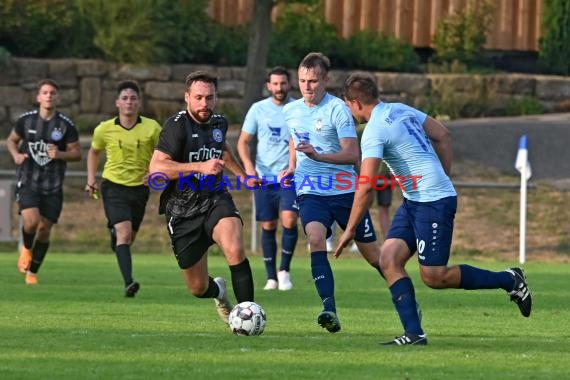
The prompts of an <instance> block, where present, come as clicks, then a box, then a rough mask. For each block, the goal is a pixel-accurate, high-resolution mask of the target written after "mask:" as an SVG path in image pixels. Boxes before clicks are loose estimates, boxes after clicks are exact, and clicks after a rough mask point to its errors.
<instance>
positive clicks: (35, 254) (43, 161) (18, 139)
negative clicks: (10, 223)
mask: <svg viewBox="0 0 570 380" xmlns="http://www.w3.org/2000/svg"><path fill="white" fill-rule="evenodd" d="M37 90H38V92H37V95H36V101H37V102H38V104H39V107H38V109H36V110H33V111H30V112H26V113H25V114H23V115H22V116H20V117H19V118H18V121H16V126H15V127H14V129H12V131H11V132H10V135H9V136H8V139H7V140H6V147H7V148H8V151H9V152H10V154H11V155H12V158H13V159H14V163H15V164H16V166H17V168H18V169H17V176H18V186H17V189H16V199H17V201H18V206H19V212H20V214H21V215H22V245H21V247H20V258H19V259H18V269H19V270H20V272H22V273H23V274H24V275H25V281H26V284H28V285H36V284H37V283H38V278H37V276H36V274H37V273H38V271H39V270H40V266H41V265H42V263H43V261H44V258H45V256H46V254H47V251H48V247H49V242H50V233H51V229H52V227H53V225H54V224H56V223H57V221H58V219H59V216H60V214H61V209H62V206H63V180H64V178H65V170H66V168H67V162H68V161H79V160H81V146H80V145H79V136H78V133H77V129H76V128H75V125H74V124H73V122H72V121H71V120H70V119H69V118H68V117H67V116H65V115H64V114H62V113H61V112H59V111H57V105H58V103H59V84H58V83H57V82H56V81H54V80H52V79H42V80H41V81H40V82H39V83H38V86H37Z"/></svg>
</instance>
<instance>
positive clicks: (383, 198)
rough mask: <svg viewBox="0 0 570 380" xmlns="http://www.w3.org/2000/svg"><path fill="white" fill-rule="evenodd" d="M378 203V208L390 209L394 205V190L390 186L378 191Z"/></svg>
mask: <svg viewBox="0 0 570 380" xmlns="http://www.w3.org/2000/svg"><path fill="white" fill-rule="evenodd" d="M376 202H378V206H384V207H389V206H390V205H391V204H392V189H391V188H390V186H387V187H386V188H385V189H382V190H376Z"/></svg>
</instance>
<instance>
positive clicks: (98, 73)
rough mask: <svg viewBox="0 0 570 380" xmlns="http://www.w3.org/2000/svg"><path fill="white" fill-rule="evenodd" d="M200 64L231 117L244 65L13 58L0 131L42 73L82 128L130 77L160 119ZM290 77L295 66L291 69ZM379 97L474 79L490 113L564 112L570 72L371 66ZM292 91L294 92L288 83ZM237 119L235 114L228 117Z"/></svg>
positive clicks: (413, 96) (468, 84)
mask: <svg viewBox="0 0 570 380" xmlns="http://www.w3.org/2000/svg"><path fill="white" fill-rule="evenodd" d="M197 69H206V70H208V71H211V72H213V73H215V74H217V76H218V78H219V88H218V90H219V103H218V111H219V112H221V113H226V114H228V115H230V114H233V116H234V118H235V117H236V116H239V115H241V112H242V111H241V99H242V96H243V93H244V89H245V83H244V78H245V68H243V67H215V66H208V65H158V66H146V67H136V66H133V65H120V64H115V63H107V62H103V61H98V60H78V59H64V60H43V59H42V60H40V59H24V58H12V59H10V61H9V62H8V65H7V66H6V67H2V68H0V133H1V136H3V137H5V136H7V134H8V132H9V130H10V128H11V127H12V126H13V123H14V121H15V120H16V119H17V118H18V116H19V115H21V114H22V113H23V112H25V111H27V110H29V109H31V108H33V107H34V102H35V85H36V83H37V81H38V80H40V79H42V78H47V77H49V78H52V79H55V80H57V81H58V82H59V83H60V84H61V86H62V89H61V103H60V107H59V108H60V110H61V111H62V112H64V113H66V114H68V115H69V116H71V117H72V118H73V119H74V120H75V122H76V124H78V126H79V127H80V128H81V129H82V130H83V131H89V130H90V129H92V128H93V127H95V126H96V125H97V124H98V123H99V122H100V121H101V120H104V119H106V118H109V117H112V116H113V115H114V114H115V112H116V108H115V104H114V100H115V97H116V94H115V86H116V84H117V82H118V81H120V80H123V79H134V80H137V81H138V82H139V83H140V85H141V87H142V89H143V94H144V97H143V99H144V103H143V104H144V109H143V112H142V113H143V114H144V115H146V116H150V117H155V118H157V119H158V120H159V121H161V122H162V121H164V119H165V118H166V117H168V116H169V115H171V114H173V113H175V112H177V111H178V110H180V109H183V108H184V101H183V98H184V96H183V94H184V90H185V86H184V80H185V77H186V75H188V73H190V72H192V71H195V70H197ZM291 74H292V77H293V81H292V82H293V84H296V82H297V80H296V72H295V70H292V71H291ZM347 75H348V72H346V71H336V70H333V71H332V72H331V81H330V88H331V92H333V93H338V92H339V90H340V87H341V86H342V83H343V81H344V80H345V78H346V77H347ZM375 75H376V77H377V79H378V84H379V85H380V87H381V89H382V93H383V98H384V99H386V100H388V101H402V102H406V103H409V104H416V101H417V100H418V99H420V98H422V97H424V98H425V97H427V96H429V93H430V90H431V89H432V88H434V86H441V85H442V84H445V85H449V86H453V88H454V91H456V92H457V94H458V95H460V94H461V93H469V92H472V91H473V89H474V88H478V86H479V87H480V86H481V82H484V84H485V85H486V86H487V87H489V88H493V94H492V96H493V101H492V102H491V104H492V108H493V109H492V110H491V111H492V113H493V114H495V115H501V114H502V113H504V109H505V107H506V105H507V104H508V102H509V100H510V99H512V98H517V97H522V96H530V97H535V98H537V99H538V100H539V101H540V102H541V103H542V105H543V108H544V110H545V111H546V112H561V111H568V109H567V108H566V107H568V103H569V101H570V78H568V77H559V76H536V75H523V74H494V75H449V74H406V73H384V72H378V73H375ZM292 95H293V96H297V97H298V96H299V92H298V91H297V90H294V91H293V93H292ZM233 121H236V120H233Z"/></svg>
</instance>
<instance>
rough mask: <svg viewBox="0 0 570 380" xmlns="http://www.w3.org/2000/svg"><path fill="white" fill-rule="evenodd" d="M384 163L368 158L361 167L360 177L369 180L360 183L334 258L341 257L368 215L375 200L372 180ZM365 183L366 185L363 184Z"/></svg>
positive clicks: (377, 159)
mask: <svg viewBox="0 0 570 380" xmlns="http://www.w3.org/2000/svg"><path fill="white" fill-rule="evenodd" d="M381 162H382V160H381V159H379V158H366V159H365V160H364V161H362V165H361V167H360V175H361V176H362V178H368V179H369V180H368V181H366V182H364V181H359V183H358V186H357V189H356V192H355V193H354V201H353V202H352V210H351V211H350V217H349V219H348V224H347V225H346V229H345V230H344V232H343V234H342V235H341V237H340V239H339V241H338V245H337V248H336V250H335V252H334V257H338V256H340V254H341V253H342V250H343V249H344V247H346V246H347V245H348V243H350V241H351V240H352V239H353V238H354V234H355V233H356V227H357V226H358V224H359V223H360V221H361V220H362V218H363V217H364V214H366V211H368V209H369V208H370V205H371V204H372V201H373V198H374V188H373V183H371V179H372V178H374V176H376V174H377V173H378V169H379V168H380V163H381ZM362 182H364V183H362Z"/></svg>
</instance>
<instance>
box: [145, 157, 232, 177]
mask: <svg viewBox="0 0 570 380" xmlns="http://www.w3.org/2000/svg"><path fill="white" fill-rule="evenodd" d="M224 166H225V164H224V161H223V160H220V159H218V158H212V159H211V160H208V161H205V162H177V161H174V160H173V159H172V157H170V155H169V154H167V153H164V152H161V151H160V150H155V151H154V153H153V154H152V158H151V159H150V164H149V173H164V174H166V176H167V177H168V178H170V179H178V178H179V176H180V175H184V176H185V175H189V174H190V173H201V174H206V175H216V174H219V173H221V172H222V171H223V170H224Z"/></svg>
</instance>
